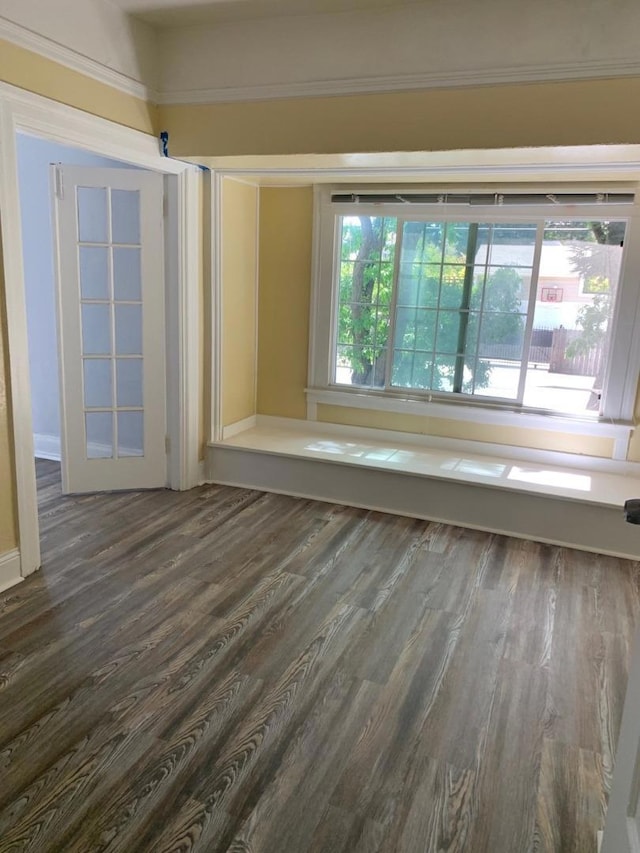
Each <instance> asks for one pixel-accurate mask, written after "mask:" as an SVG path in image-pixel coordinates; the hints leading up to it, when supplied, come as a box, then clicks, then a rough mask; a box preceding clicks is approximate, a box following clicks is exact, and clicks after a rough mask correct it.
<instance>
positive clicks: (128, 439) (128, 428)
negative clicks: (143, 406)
mask: <svg viewBox="0 0 640 853" xmlns="http://www.w3.org/2000/svg"><path fill="white" fill-rule="evenodd" d="M143 455H144V416H143V414H142V412H118V456H143Z"/></svg>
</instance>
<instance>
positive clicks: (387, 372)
mask: <svg viewBox="0 0 640 853" xmlns="http://www.w3.org/2000/svg"><path fill="white" fill-rule="evenodd" d="M404 223H405V220H404V219H401V218H400V217H398V219H397V225H396V246H395V256H394V261H393V282H392V285H391V304H390V306H389V337H388V338H387V360H386V364H385V369H384V387H385V390H387V391H388V390H389V389H390V388H391V371H392V370H393V354H394V341H395V336H396V306H397V304H398V287H399V282H400V255H401V254H402V235H403V232H404Z"/></svg>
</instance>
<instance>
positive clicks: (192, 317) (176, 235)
mask: <svg viewBox="0 0 640 853" xmlns="http://www.w3.org/2000/svg"><path fill="white" fill-rule="evenodd" d="M18 133H25V134H28V135H32V136H38V137H40V138H42V139H46V140H49V141H51V142H57V143H61V144H63V145H68V146H73V147H76V148H83V149H86V150H89V151H91V152H93V153H95V154H99V155H102V156H105V157H110V158H112V159H115V160H122V161H125V162H127V163H131V164H133V165H136V166H139V167H141V168H144V169H150V170H152V171H156V172H159V173H161V174H163V175H165V176H166V179H167V180H166V183H168V188H167V189H168V191H167V192H166V194H165V195H166V197H169V198H171V197H172V196H173V198H174V199H175V204H173V205H172V204H169V209H168V211H167V213H168V220H167V221H168V226H167V232H168V236H169V239H168V245H167V246H166V247H165V252H166V254H168V255H172V256H173V257H174V258H175V261H176V263H175V265H174V266H175V268H177V281H172V282H171V283H172V284H173V285H174V287H173V288H167V281H168V280H170V279H168V278H167V277H165V290H166V292H167V298H166V304H167V309H168V314H167V317H166V322H167V328H168V329H169V336H168V337H169V338H170V340H171V341H172V343H174V344H175V345H174V346H168V347H167V354H166V355H167V403H168V413H167V434H168V436H169V447H170V452H169V454H168V459H167V479H168V484H169V486H170V488H172V489H180V490H183V489H189V488H192V487H193V486H196V485H198V484H199V482H200V481H201V479H202V477H201V473H200V465H199V461H198V460H199V423H200V405H201V402H200V400H199V396H200V373H201V364H200V362H201V340H200V337H201V333H200V312H201V309H200V284H201V282H200V275H201V258H200V254H201V251H200V250H201V209H202V203H201V170H200V169H199V168H198V167H197V166H193V165H192V164H190V163H184V162H180V161H177V160H172V159H170V158H167V157H165V156H163V155H162V153H161V151H160V146H159V144H158V140H157V139H156V138H155V137H154V136H151V135H150V134H146V133H142V132H140V131H137V130H132V129H131V128H127V127H124V126H122V125H119V124H116V123H115V122H112V121H109V120H107V119H103V118H100V117H98V116H94V115H91V114H89V113H85V112H82V111H81V110H78V109H76V108H74V107H69V106H66V105H65V104H59V103H57V102H56V101H52V100H49V99H48V98H44V97H42V96H40V95H35V94H32V93H30V92H25V91H23V90H21V89H17V88H16V87H14V86H11V85H9V84H6V83H0V233H1V235H2V246H3V250H4V279H5V305H6V312H7V338H8V340H7V350H8V356H9V382H10V389H11V390H10V400H11V405H10V416H11V424H12V430H13V446H14V457H15V477H16V493H17V520H18V540H19V545H18V547H19V552H20V574H21V576H22V577H25V576H27V575H29V574H31V573H32V572H34V571H36V569H38V568H39V567H40V534H39V522H38V506H37V490H36V473H35V462H34V448H33V427H32V417H31V387H30V375H29V351H28V338H27V314H26V304H25V286H24V271H23V257H22V233H21V224H20V195H19V186H18V163H17V154H16V135H17V134H18ZM172 185H173V186H172ZM171 189H173V190H174V192H173V193H172V192H171ZM169 269H170V267H169V266H168V267H167V275H169V276H170V273H169ZM176 412H177V413H178V414H176Z"/></svg>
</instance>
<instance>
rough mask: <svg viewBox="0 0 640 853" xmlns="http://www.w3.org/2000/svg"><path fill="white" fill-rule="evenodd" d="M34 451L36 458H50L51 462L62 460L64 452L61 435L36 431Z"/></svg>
mask: <svg viewBox="0 0 640 853" xmlns="http://www.w3.org/2000/svg"><path fill="white" fill-rule="evenodd" d="M33 452H34V455H35V457H36V459H49V460H51V462H60V460H61V459H62V454H61V452H60V436H59V435H44V434H42V433H37V432H36V433H34V434H33Z"/></svg>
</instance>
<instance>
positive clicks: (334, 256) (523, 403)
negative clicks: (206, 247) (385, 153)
mask: <svg viewBox="0 0 640 853" xmlns="http://www.w3.org/2000/svg"><path fill="white" fill-rule="evenodd" d="M554 198H555V197H554ZM628 199H629V202H632V201H633V197H632V196H629V197H628ZM329 206H330V208H331V213H330V217H329V216H326V218H325V234H324V238H323V243H324V253H325V256H326V254H327V253H328V252H329V249H328V248H327V244H328V243H330V244H331V246H330V252H331V269H332V271H333V275H332V281H331V282H330V284H331V285H332V290H331V296H332V298H331V301H330V306H331V307H330V309H329V310H330V317H329V319H330V322H329V324H328V325H329V328H326V327H325V332H324V334H326V335H327V336H328V351H327V356H328V374H327V381H326V383H325V382H322V381H318V380H317V379H316V380H315V382H314V384H315V385H316V387H318V386H322V385H324V386H325V387H329V388H330V387H332V386H333V387H335V388H337V389H343V390H346V389H353V390H354V391H357V392H358V393H360V394H362V393H367V392H369V393H371V394H372V395H378V396H379V395H380V394H385V393H386V394H387V395H395V396H404V397H410V398H412V399H414V398H417V399H420V398H424V399H427V400H434V399H435V400H438V399H440V400H447V399H448V400H450V401H451V400H456V399H458V400H460V401H464V400H465V399H467V400H470V401H474V400H475V401H482V402H484V403H486V404H491V405H498V406H500V405H502V406H508V407H511V408H514V407H515V408H522V409H529V410H536V411H543V412H551V413H562V414H567V415H574V416H581V417H596V418H597V417H598V416H599V415H602V414H603V411H604V410H603V401H604V399H605V397H606V393H607V384H608V383H607V377H608V376H609V375H610V372H611V371H610V362H611V357H612V353H613V351H614V340H615V336H616V327H617V326H616V322H617V323H618V325H620V324H622V325H624V319H623V318H620V317H619V316H618V315H619V313H620V306H619V305H618V302H619V300H618V293H619V282H620V276H621V267H622V256H623V251H624V250H623V244H624V241H625V234H626V232H627V230H628V221H629V218H630V210H629V208H633V207H634V206H633V204H631V203H629V205H628V208H626V209H625V207H624V205H622V204H616V205H606V204H602V203H600V204H598V205H595V204H591V205H589V204H588V198H586V201H585V203H584V204H582V205H576V204H572V205H570V206H567V209H565V208H563V206H562V205H561V204H560V205H559V204H558V203H557V202H556V203H554V205H553V207H551V206H550V205H548V204H543V205H540V206H539V208H537V209H536V208H535V207H533V206H532V205H531V204H528V205H523V206H522V210H523V211H525V208H526V212H524V215H523V213H522V212H521V211H519V210H518V209H517V208H516V207H515V206H514V207H513V209H510V210H509V211H508V212H505V211H504V210H502V209H497V208H496V209H493V210H491V209H490V210H487V211H485V210H484V209H483V210H482V214H483V215H469V214H473V213H474V210H473V208H472V207H471V206H470V205H467V206H466V209H465V210H464V211H463V210H462V209H461V207H460V206H456V208H455V209H447V210H446V211H445V212H444V213H441V212H440V210H439V211H438V213H439V214H440V215H434V213H433V211H432V210H429V207H428V206H427V207H424V208H422V209H417V208H419V207H420V206H419V205H416V206H414V205H403V207H402V209H401V211H402V212H401V214H400V213H399V212H398V205H393V204H391V205H389V206H385V205H384V204H377V205H375V207H374V206H372V205H367V204H364V205H358V204H344V203H343V204H338V205H335V204H334V205H329ZM408 208H409V209H408ZM405 211H406V212H405ZM462 214H464V215H462ZM487 214H488V215H487ZM621 214H622V215H621ZM625 214H626V215H625ZM329 225H330V228H331V230H329V227H328V226H329ZM330 235H331V236H330ZM319 269H320V275H326V274H327V272H328V271H329V263H328V262H327V260H326V257H325V263H324V265H323V264H322V263H321V264H320V265H319ZM319 287H320V288H322V289H324V290H325V291H326V288H327V282H326V281H321V282H320V283H319ZM322 300H323V297H322V295H320V303H322ZM325 303H326V299H325ZM628 304H631V303H630V302H629V303H628ZM616 318H617V321H616ZM320 333H321V332H320ZM317 334H318V330H317V331H316V336H317ZM317 363H318V360H317V359H316V364H317ZM320 364H322V360H320ZM317 376H318V370H317V368H316V377H317ZM620 397H621V393H620V391H619V390H618V399H620Z"/></svg>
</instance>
